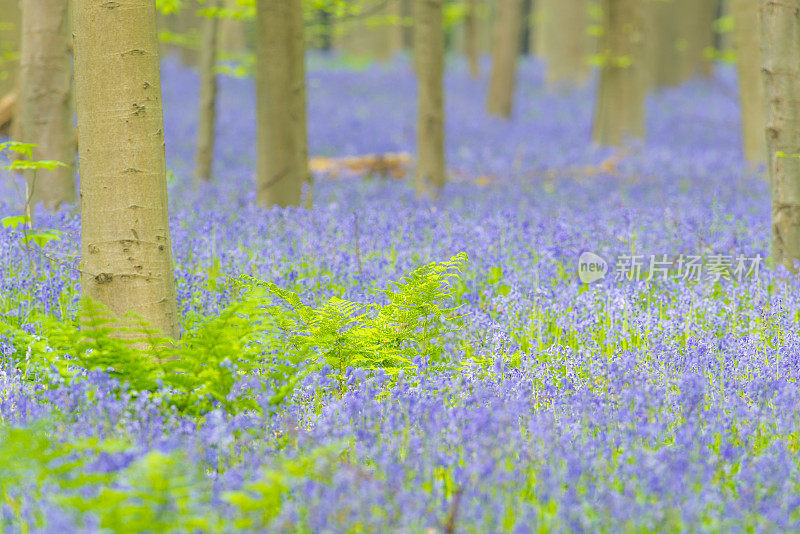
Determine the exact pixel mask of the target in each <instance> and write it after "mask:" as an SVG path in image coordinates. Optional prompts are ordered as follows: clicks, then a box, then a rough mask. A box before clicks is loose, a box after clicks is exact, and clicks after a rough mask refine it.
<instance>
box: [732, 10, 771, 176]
mask: <svg viewBox="0 0 800 534" xmlns="http://www.w3.org/2000/svg"><path fill="white" fill-rule="evenodd" d="M731 11H732V14H733V17H734V32H735V33H734V39H735V45H736V56H737V64H738V69H739V94H740V101H741V108H742V141H743V143H744V155H745V157H746V158H747V160H748V161H752V162H754V163H760V162H764V161H766V155H767V152H766V150H767V148H766V137H765V136H764V85H763V83H762V80H761V29H760V28H759V26H758V0H733V1H732V2H731Z"/></svg>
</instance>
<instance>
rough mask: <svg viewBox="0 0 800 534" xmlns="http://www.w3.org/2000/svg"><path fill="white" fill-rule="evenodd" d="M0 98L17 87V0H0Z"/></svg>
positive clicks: (20, 25)
mask: <svg viewBox="0 0 800 534" xmlns="http://www.w3.org/2000/svg"><path fill="white" fill-rule="evenodd" d="M0 22H2V24H1V25H0V98H3V97H4V96H5V95H7V94H8V93H10V92H12V91H14V90H16V89H17V71H18V69H19V58H18V54H19V47H20V31H21V27H22V13H21V11H20V6H19V0H0Z"/></svg>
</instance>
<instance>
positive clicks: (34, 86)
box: [18, 0, 75, 210]
mask: <svg viewBox="0 0 800 534" xmlns="http://www.w3.org/2000/svg"><path fill="white" fill-rule="evenodd" d="M22 5H23V10H22V44H21V50H20V88H21V89H20V96H19V108H18V109H19V117H18V118H19V129H18V133H19V136H20V139H19V140H20V141H24V142H26V143H35V144H36V145H37V146H36V147H35V148H34V149H33V154H32V159H33V160H34V161H40V160H57V161H60V162H62V163H65V164H66V167H57V168H55V169H54V170H52V171H45V170H41V171H32V170H31V171H26V180H27V196H28V198H27V202H26V204H27V203H29V204H30V206H36V205H37V204H40V203H41V204H43V205H44V207H45V208H46V209H49V210H55V209H58V208H59V207H60V206H61V205H62V204H71V203H73V202H75V167H74V161H75V132H74V131H73V128H72V104H71V100H72V57H71V54H70V31H69V30H70V27H69V17H68V13H67V3H66V2H64V0H25V2H24V3H23V4H22Z"/></svg>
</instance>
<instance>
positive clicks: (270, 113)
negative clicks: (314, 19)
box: [256, 0, 310, 208]
mask: <svg viewBox="0 0 800 534" xmlns="http://www.w3.org/2000/svg"><path fill="white" fill-rule="evenodd" d="M256 23H257V27H258V32H257V35H258V43H257V58H256V67H257V72H256V91H257V115H258V117H257V120H258V132H257V135H258V169H257V182H258V194H257V202H258V205H259V206H261V207H263V208H267V207H270V206H299V205H300V202H301V198H302V189H303V184H309V183H310V177H309V176H310V175H309V169H308V145H307V140H306V124H305V116H306V111H305V103H306V98H305V90H306V89H305V62H304V46H303V12H302V4H301V2H300V0H259V2H258V4H257V19H256Z"/></svg>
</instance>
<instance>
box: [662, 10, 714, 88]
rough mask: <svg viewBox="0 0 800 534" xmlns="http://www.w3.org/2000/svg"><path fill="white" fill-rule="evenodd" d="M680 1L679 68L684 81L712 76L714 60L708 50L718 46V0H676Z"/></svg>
mask: <svg viewBox="0 0 800 534" xmlns="http://www.w3.org/2000/svg"><path fill="white" fill-rule="evenodd" d="M673 1H676V2H678V4H677V8H678V21H679V22H678V24H679V29H680V32H679V37H678V41H677V46H678V53H679V61H678V71H679V77H680V80H681V81H685V80H689V79H691V78H694V77H696V76H710V75H711V71H712V69H713V66H714V64H713V60H712V58H711V57H709V56H708V55H707V49H709V48H712V47H713V45H714V30H713V23H714V17H715V15H716V12H717V5H716V1H715V0H673Z"/></svg>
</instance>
